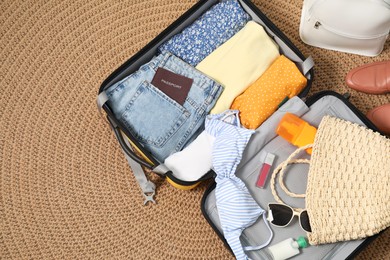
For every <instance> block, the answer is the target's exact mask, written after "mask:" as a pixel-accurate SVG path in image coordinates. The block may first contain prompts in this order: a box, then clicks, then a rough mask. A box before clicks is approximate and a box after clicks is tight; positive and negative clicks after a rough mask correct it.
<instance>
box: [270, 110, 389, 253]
mask: <svg viewBox="0 0 390 260" xmlns="http://www.w3.org/2000/svg"><path fill="white" fill-rule="evenodd" d="M308 147H313V153H312V156H311V159H310V160H308V159H295V158H296V157H297V155H298V154H299V153H300V152H302V151H303V150H304V149H306V148H308ZM294 163H309V164H310V167H309V172H308V182H307V189H306V194H296V193H293V192H291V191H289V190H288V188H287V187H286V185H285V184H284V182H283V179H284V175H285V172H286V168H287V166H288V165H289V164H294ZM277 174H279V178H278V180H279V184H280V186H281V188H282V190H283V191H284V192H285V193H286V194H287V195H289V196H291V197H297V198H306V201H305V202H306V203H305V204H306V210H307V214H308V217H309V222H310V226H311V230H312V232H311V233H307V236H308V239H309V243H310V244H311V245H319V244H327V243H335V242H339V241H348V240H354V239H362V238H365V237H368V236H372V235H375V234H377V233H379V232H380V231H381V230H383V229H385V228H387V227H389V226H390V180H389V177H390V139H388V138H386V137H384V136H382V135H380V134H379V133H376V132H373V131H372V130H370V129H368V128H366V127H364V126H360V125H357V124H354V123H351V122H348V121H344V120H342V119H338V118H334V117H329V116H325V117H324V118H323V119H322V121H321V124H320V126H319V127H318V130H317V134H316V137H315V141H314V145H308V146H305V147H301V148H298V149H297V150H296V151H295V152H294V153H292V154H291V155H290V156H289V158H288V159H287V160H286V161H284V162H283V163H281V164H280V165H279V166H278V167H277V168H276V169H275V170H274V172H273V174H272V178H271V185H270V186H271V190H272V194H273V196H274V198H275V200H276V201H277V202H279V203H283V204H284V202H283V201H282V200H281V199H280V197H279V195H278V193H277V191H276V189H275V179H276V175H277ZM296 210H297V211H302V210H303V209H299V208H297V209H296Z"/></svg>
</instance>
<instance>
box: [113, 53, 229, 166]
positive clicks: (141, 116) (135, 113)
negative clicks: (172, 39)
mask: <svg viewBox="0 0 390 260" xmlns="http://www.w3.org/2000/svg"><path fill="white" fill-rule="evenodd" d="M159 67H162V68H164V69H167V70H170V71H172V72H174V73H176V74H180V75H182V76H185V77H188V78H191V79H193V83H192V86H191V89H190V91H189V93H188V96H187V98H186V100H185V102H184V104H183V105H180V104H179V103H177V102H176V101H175V100H173V99H172V98H170V97H168V96H167V95H166V94H165V93H163V92H162V91H160V90H159V89H158V88H156V87H155V86H153V85H152V84H151V83H150V82H151V81H152V79H153V77H154V75H155V73H156V71H157V69H158V68H159ZM222 90H223V88H222V86H221V85H219V84H218V83H216V82H215V81H213V80H212V79H210V78H208V77H207V76H206V75H204V74H203V73H201V72H200V71H198V70H196V69H195V68H194V67H192V66H190V65H189V64H187V63H186V62H184V61H182V60H181V59H179V58H178V57H176V56H174V55H173V54H171V53H169V52H164V53H162V54H160V55H158V56H156V57H154V58H153V59H152V60H151V61H150V62H148V63H146V64H144V65H142V66H141V67H140V69H139V70H137V71H136V72H134V73H133V74H131V75H129V76H128V77H126V78H125V79H123V80H121V81H119V82H118V83H116V84H114V85H112V86H110V87H109V88H108V89H107V91H106V93H107V97H108V104H109V106H110V108H111V109H112V110H113V112H114V115H115V116H116V118H117V119H118V120H120V121H121V122H122V123H123V124H124V126H125V127H126V128H127V130H128V131H129V132H130V133H131V134H132V135H133V136H134V137H135V138H136V139H137V140H138V141H139V142H140V143H141V144H142V145H143V146H144V147H145V148H146V149H147V150H148V151H150V152H151V153H152V155H153V156H154V157H155V158H156V159H157V160H158V161H160V162H163V161H164V159H165V158H167V157H168V156H169V155H170V154H172V153H174V152H177V151H180V150H181V149H182V148H183V147H185V145H186V144H187V143H188V142H189V140H192V139H194V138H195V137H196V136H195V134H196V133H200V131H199V129H200V128H201V127H202V126H203V123H204V120H205V117H206V115H207V114H208V113H209V111H210V110H211V108H212V107H213V106H214V104H215V102H216V100H217V98H218V97H219V96H220V94H221V92H222Z"/></svg>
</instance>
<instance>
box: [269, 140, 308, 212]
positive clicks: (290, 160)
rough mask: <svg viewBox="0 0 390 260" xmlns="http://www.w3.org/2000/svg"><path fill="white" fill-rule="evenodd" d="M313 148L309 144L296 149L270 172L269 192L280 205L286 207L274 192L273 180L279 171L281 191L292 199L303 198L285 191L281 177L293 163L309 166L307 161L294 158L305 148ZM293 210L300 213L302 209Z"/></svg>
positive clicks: (302, 195)
mask: <svg viewBox="0 0 390 260" xmlns="http://www.w3.org/2000/svg"><path fill="white" fill-rule="evenodd" d="M311 147H313V144H309V145H306V146H302V147H300V148H298V149H296V150H295V151H294V152H293V153H292V154H290V156H289V157H288V158H287V159H286V160H285V161H284V162H282V163H281V164H279V165H278V167H276V169H275V170H274V171H273V172H272V176H271V184H270V186H271V191H272V195H273V196H274V199H275V200H276V201H277V202H279V203H281V204H284V205H287V204H286V203H284V202H283V201H282V199H281V198H280V197H279V195H278V193H277V191H276V188H275V184H276V183H275V178H276V175H277V174H278V173H279V171H280V175H279V184H280V187H281V188H282V189H283V191H284V192H285V193H286V194H287V195H289V196H290V197H294V198H304V197H305V194H296V193H293V192H291V191H290V190H289V189H287V187H286V185H285V184H284V182H283V176H284V173H285V171H286V168H287V166H288V165H289V164H295V163H307V164H310V160H308V159H294V157H295V156H296V155H298V154H299V153H300V152H302V151H303V150H305V149H307V148H311ZM293 209H294V210H297V211H302V210H303V209H301V208H293Z"/></svg>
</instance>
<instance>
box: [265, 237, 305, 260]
mask: <svg viewBox="0 0 390 260" xmlns="http://www.w3.org/2000/svg"><path fill="white" fill-rule="evenodd" d="M307 246H308V244H307V241H306V239H305V238H304V237H298V239H297V240H296V241H295V240H294V239H292V238H288V239H286V240H283V241H282V242H280V243H278V244H276V245H273V246H270V247H268V252H269V253H270V255H271V257H272V259H273V260H285V259H288V258H290V257H292V256H295V255H297V254H299V252H300V251H299V248H305V247H307Z"/></svg>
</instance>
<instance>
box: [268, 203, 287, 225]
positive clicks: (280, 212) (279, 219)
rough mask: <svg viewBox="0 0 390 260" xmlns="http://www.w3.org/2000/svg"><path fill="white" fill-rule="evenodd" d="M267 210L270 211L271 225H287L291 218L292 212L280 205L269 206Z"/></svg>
mask: <svg viewBox="0 0 390 260" xmlns="http://www.w3.org/2000/svg"><path fill="white" fill-rule="evenodd" d="M269 209H270V210H272V217H273V220H272V221H271V223H272V224H274V225H276V226H285V225H287V224H288V223H289V222H290V220H291V218H292V217H293V211H292V209H291V208H290V207H287V206H285V205H280V204H270V205H269Z"/></svg>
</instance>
